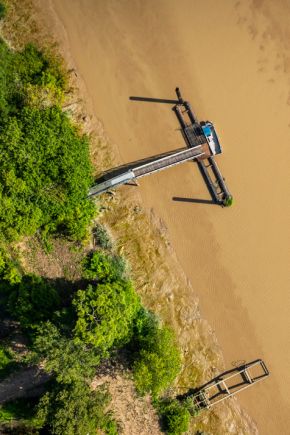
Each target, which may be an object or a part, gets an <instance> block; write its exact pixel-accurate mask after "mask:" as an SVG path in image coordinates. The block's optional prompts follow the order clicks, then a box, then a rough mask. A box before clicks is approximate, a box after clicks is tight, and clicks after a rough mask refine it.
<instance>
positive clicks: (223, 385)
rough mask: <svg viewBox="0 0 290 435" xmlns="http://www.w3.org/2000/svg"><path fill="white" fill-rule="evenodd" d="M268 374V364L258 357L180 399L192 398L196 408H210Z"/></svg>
mask: <svg viewBox="0 0 290 435" xmlns="http://www.w3.org/2000/svg"><path fill="white" fill-rule="evenodd" d="M268 376H269V371H268V369H267V367H266V364H265V363H264V361H263V360H261V359H257V360H255V361H251V362H250V363H247V364H242V365H240V366H239V367H236V368H234V369H231V370H228V371H227V372H224V373H222V374H221V375H219V376H217V377H216V378H214V379H213V380H211V381H210V382H208V383H207V384H205V385H203V386H202V387H200V388H198V389H197V390H195V391H194V392H191V391H189V392H188V393H187V394H185V395H183V396H181V397H180V398H179V399H181V400H182V399H184V398H186V399H187V400H191V401H192V405H193V407H194V408H195V409H196V410H202V409H205V408H207V409H210V408H211V407H212V406H214V405H217V404H218V403H220V402H222V401H224V400H225V399H228V398H230V397H233V396H234V395H236V394H237V393H240V392H241V391H243V390H245V389H246V388H249V387H251V386H253V385H254V384H256V383H257V382H260V381H262V380H263V379H265V378H266V377H268Z"/></svg>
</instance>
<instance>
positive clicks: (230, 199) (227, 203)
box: [223, 195, 234, 207]
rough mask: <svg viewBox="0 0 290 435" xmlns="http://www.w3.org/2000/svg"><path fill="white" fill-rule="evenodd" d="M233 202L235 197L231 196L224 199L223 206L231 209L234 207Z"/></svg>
mask: <svg viewBox="0 0 290 435" xmlns="http://www.w3.org/2000/svg"><path fill="white" fill-rule="evenodd" d="M233 201H234V199H233V197H232V196H231V195H230V196H227V197H226V198H225V199H224V201H223V205H224V206H225V207H230V206H231V205H233Z"/></svg>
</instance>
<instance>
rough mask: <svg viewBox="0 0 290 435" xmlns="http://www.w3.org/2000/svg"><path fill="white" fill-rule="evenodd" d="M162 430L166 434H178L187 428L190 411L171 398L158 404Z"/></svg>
mask: <svg viewBox="0 0 290 435" xmlns="http://www.w3.org/2000/svg"><path fill="white" fill-rule="evenodd" d="M159 412H160V414H161V417H162V424H163V427H164V430H165V431H166V432H167V433H168V435H179V434H182V433H183V432H186V431H187V430H188V426H189V422H190V413H189V411H188V410H187V408H186V407H184V406H182V404H181V403H180V402H178V401H177V400H171V401H169V402H167V403H161V404H160V405H159Z"/></svg>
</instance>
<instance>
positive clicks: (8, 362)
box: [0, 345, 18, 380]
mask: <svg viewBox="0 0 290 435" xmlns="http://www.w3.org/2000/svg"><path fill="white" fill-rule="evenodd" d="M17 366H18V363H17V362H16V361H15V359H14V355H13V353H12V352H11V351H10V350H9V349H7V348H6V347H5V346H3V345H0V380H2V379H4V378H6V377H7V376H8V375H10V373H11V372H13V370H15V369H16V368H17Z"/></svg>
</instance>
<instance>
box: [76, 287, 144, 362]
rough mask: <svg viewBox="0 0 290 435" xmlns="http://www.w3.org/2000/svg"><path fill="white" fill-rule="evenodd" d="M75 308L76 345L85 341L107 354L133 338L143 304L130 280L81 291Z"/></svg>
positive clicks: (77, 296) (77, 295) (78, 293)
mask: <svg viewBox="0 0 290 435" xmlns="http://www.w3.org/2000/svg"><path fill="white" fill-rule="evenodd" d="M73 305H74V307H75V310H76V315H77V321H76V326H75V328H74V334H75V337H76V342H84V343H86V344H89V345H92V346H94V347H96V348H97V349H99V350H100V352H104V353H106V351H107V350H108V349H110V348H111V347H113V346H120V345H122V344H124V343H126V342H128V341H129V339H130V338H131V336H132V326H133V320H134V318H135V316H136V313H137V311H138V310H139V307H140V301H139V298H138V296H137V294H136V292H135V290H134V288H133V286H132V284H131V283H130V282H129V281H114V282H108V283H106V284H98V285H95V286H93V285H89V286H88V287H87V289H86V290H79V291H78V292H77V294H76V296H75V298H74V300H73Z"/></svg>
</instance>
